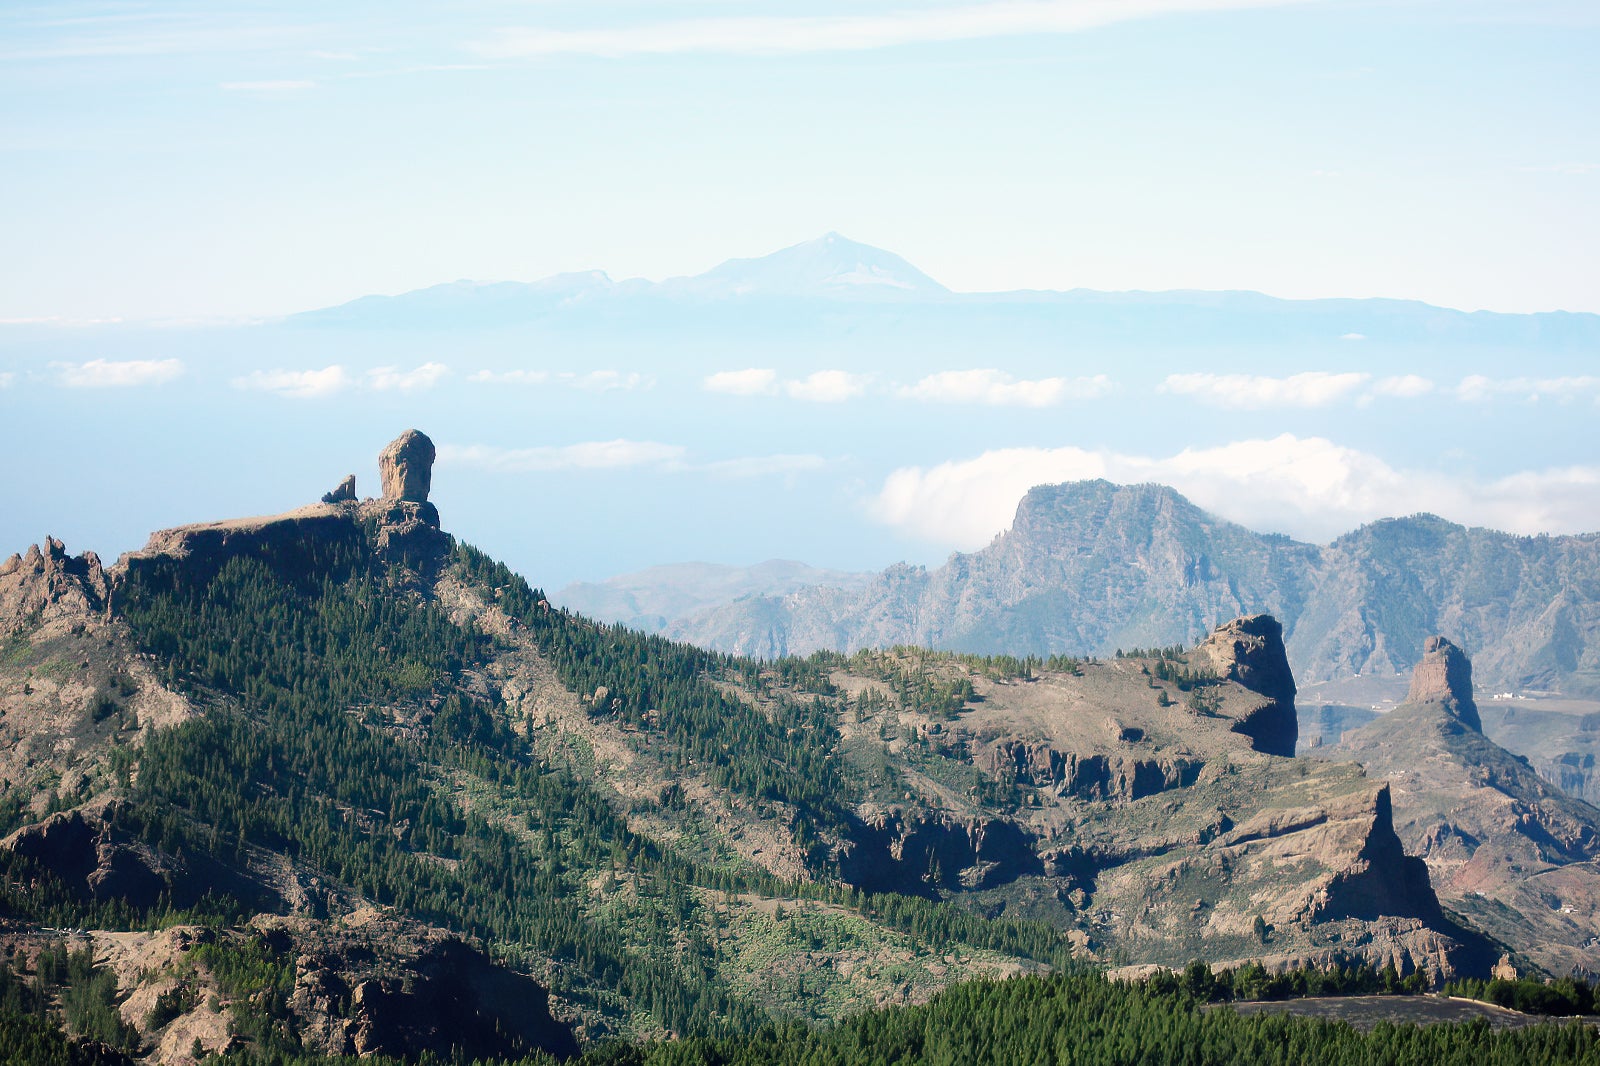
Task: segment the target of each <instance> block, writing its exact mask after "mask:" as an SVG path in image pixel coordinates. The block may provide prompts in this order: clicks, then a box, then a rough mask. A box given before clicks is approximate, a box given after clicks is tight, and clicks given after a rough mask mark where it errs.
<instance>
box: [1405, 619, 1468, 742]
mask: <svg viewBox="0 0 1600 1066" xmlns="http://www.w3.org/2000/svg"><path fill="white" fill-rule="evenodd" d="M1406 702H1407V703H1410V704H1415V705H1417V706H1421V705H1422V704H1425V703H1439V704H1443V705H1444V707H1445V709H1446V710H1448V711H1449V712H1450V714H1451V715H1453V716H1454V717H1455V718H1456V719H1457V720H1458V721H1459V722H1460V723H1461V724H1462V725H1464V726H1467V727H1469V728H1470V729H1472V730H1474V731H1475V732H1479V733H1481V732H1483V723H1482V722H1480V721H1479V719H1478V705H1477V704H1476V703H1475V702H1473V699H1472V660H1470V659H1468V658H1467V654H1466V652H1464V651H1462V650H1461V649H1460V648H1458V647H1456V646H1455V645H1454V644H1452V643H1450V641H1449V640H1447V639H1445V638H1444V637H1438V636H1434V637H1429V638H1428V639H1427V640H1425V641H1423V642H1422V661H1421V662H1419V663H1418V664H1417V668H1416V669H1415V670H1413V671H1412V673H1411V690H1410V691H1409V692H1407V693H1406Z"/></svg>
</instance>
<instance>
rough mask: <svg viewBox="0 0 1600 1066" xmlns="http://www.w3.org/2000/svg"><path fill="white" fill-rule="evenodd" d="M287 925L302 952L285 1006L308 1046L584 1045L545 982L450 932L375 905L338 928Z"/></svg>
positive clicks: (328, 1050) (487, 1051)
mask: <svg viewBox="0 0 1600 1066" xmlns="http://www.w3.org/2000/svg"><path fill="white" fill-rule="evenodd" d="M283 928H284V930H285V932H288V933H290V935H291V936H292V937H293V941H294V946H295V950H296V951H297V952H298V956H297V958H296V960H295V987H294V992H293V993H292V994H291V995H290V997H289V1009H290V1010H291V1011H292V1012H293V1013H294V1014H295V1015H296V1017H297V1018H298V1019H299V1020H300V1022H301V1025H302V1027H303V1031H304V1035H305V1041H306V1043H307V1044H308V1045H309V1048H308V1049H315V1050H317V1051H320V1052H322V1053H323V1054H327V1055H361V1056H367V1055H389V1056H393V1057H396V1058H403V1059H407V1060H410V1059H415V1058H417V1057H419V1056H424V1055H428V1054H430V1053H431V1054H432V1055H437V1056H440V1057H442V1058H451V1057H452V1056H459V1057H461V1058H462V1059H483V1060H489V1059H493V1060H499V1059H503V1058H504V1059H510V1058H520V1057H522V1056H526V1055H530V1054H532V1053H535V1052H544V1053H546V1054H550V1055H554V1056H556V1057H558V1058H568V1057H571V1056H573V1055H575V1054H576V1053H577V1051H578V1046H577V1041H576V1040H575V1039H574V1038H573V1035H572V1032H571V1030H570V1029H568V1028H567V1027H566V1026H564V1025H562V1024H561V1023H560V1022H558V1021H557V1020H556V1019H555V1018H554V1017H552V1016H551V1013H550V1004H549V994H548V993H547V991H546V990H545V988H544V986H543V985H541V984H539V982H537V981H535V980H534V979H533V978H531V977H528V976H526V975H524V974H520V973H517V972H515V971H513V970H510V969H508V968H506V967H504V966H502V965H500V964H498V963H496V962H494V961H493V960H492V959H490V958H489V957H488V956H486V955H484V954H483V952H482V951H480V950H479V949H478V948H477V947H476V946H474V945H472V944H470V943H468V942H466V941H464V940H462V939H461V938H459V937H457V936H455V935H453V934H450V933H447V932H444V931H443V930H439V929H433V928H430V927H427V926H423V925H420V924H418V923H416V922H411V921H405V920H397V919H394V918H385V917H379V916H377V915H376V914H375V913H374V912H370V911H369V912H362V913H358V914H357V915H355V916H353V917H352V919H351V920H348V921H346V922H344V923H341V924H340V925H338V926H333V927H327V926H311V925H306V924H304V923H286V924H285V925H284V926H283Z"/></svg>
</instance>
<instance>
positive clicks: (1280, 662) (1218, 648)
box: [1190, 614, 1300, 757]
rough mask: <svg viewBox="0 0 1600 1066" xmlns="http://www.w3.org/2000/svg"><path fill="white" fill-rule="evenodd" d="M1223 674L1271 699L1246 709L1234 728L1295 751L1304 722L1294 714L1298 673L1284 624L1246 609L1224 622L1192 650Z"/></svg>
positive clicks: (1276, 751)
mask: <svg viewBox="0 0 1600 1066" xmlns="http://www.w3.org/2000/svg"><path fill="white" fill-rule="evenodd" d="M1190 661H1191V662H1192V663H1194V664H1195V665H1197V666H1207V667H1209V668H1210V669H1211V670H1213V671H1215V673H1216V674H1217V676H1218V677H1221V678H1226V679H1227V680H1229V681H1237V682H1238V683H1239V684H1241V685H1243V686H1244V687H1245V688H1247V689H1249V690H1250V691H1252V692H1256V693H1259V694H1260V695H1262V696H1264V697H1266V700H1267V702H1266V703H1264V704H1263V705H1262V706H1261V707H1260V708H1259V709H1258V710H1256V711H1254V712H1252V713H1251V714H1249V715H1247V716H1246V717H1244V718H1243V719H1241V720H1240V722H1239V724H1238V725H1237V726H1235V727H1234V728H1235V731H1236V732H1239V733H1243V734H1244V735H1246V736H1248V737H1249V738H1250V739H1251V746H1252V747H1254V748H1255V749H1256V750H1257V751H1264V752H1266V753H1268V754H1269V755H1287V756H1291V757H1292V756H1293V755H1294V746H1295V741H1296V740H1298V739H1299V736H1300V724H1299V721H1298V719H1297V717H1296V714H1295V707H1294V697H1295V684H1294V673H1293V672H1292V671H1291V670H1290V669H1289V653H1288V651H1287V650H1286V649H1285V648H1284V645H1283V626H1281V625H1279V624H1278V620H1277V619H1276V618H1274V617H1272V616H1271V615H1269V614H1253V615H1246V616H1245V617H1243V618H1236V619H1234V620H1233V621H1231V622H1228V623H1226V624H1224V625H1220V626H1218V627H1217V628H1216V630H1215V631H1213V632H1212V634H1211V635H1210V636H1209V637H1207V638H1206V639H1205V640H1203V641H1202V642H1201V643H1200V644H1199V645H1198V646H1197V647H1196V648H1195V649H1194V652H1193V653H1192V654H1191V655H1190Z"/></svg>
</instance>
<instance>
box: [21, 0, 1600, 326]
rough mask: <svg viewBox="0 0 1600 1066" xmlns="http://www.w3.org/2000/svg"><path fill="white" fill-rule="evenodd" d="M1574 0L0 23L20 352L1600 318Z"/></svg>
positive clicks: (366, 9)
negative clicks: (851, 312)
mask: <svg viewBox="0 0 1600 1066" xmlns="http://www.w3.org/2000/svg"><path fill="white" fill-rule="evenodd" d="M1597 44H1600V8H1596V6H1595V5H1594V4H1593V3H1591V2H1588V0H1516V2H1488V0H1284V2H1276V0H997V2H982V0H979V2H972V0H967V2H927V0H921V2H919V0H890V2H885V3H878V2H854V3H820V4H816V3H813V4H803V5H802V4H778V3H768V2H761V0H709V2H706V3H700V4H679V3H669V2H662V0H635V2H621V3H617V2H593V0H585V2H584V3H572V2H565V0H539V2H527V3H513V2H497V0H477V2H473V0H467V2H454V3H449V4H419V3H408V2H404V0H398V2H382V3H376V2H354V3H345V4H338V5H326V4H303V3H292V2H289V3H270V4H269V3H256V4H237V3H234V4H229V3H215V2H207V3H109V2H107V3H74V2H65V3H50V4H35V3H27V2H13V3H8V4H6V5H3V6H0V100H4V101H6V103H5V105H4V106H3V107H0V232H3V233H5V234H6V241H5V243H6V246H7V249H8V252H9V254H8V255H6V256H5V257H3V263H0V319H7V320H17V319H60V320H65V321H70V322H85V321H97V320H105V319H137V320H150V319H159V320H193V319H217V318H224V319H226V318H240V317H244V318H249V317H253V316H271V315H279V314H285V313H289V312H294V311H300V310H305V309H307V308H312V307H318V306H324V305H328V304H334V303H338V302H341V301H344V300H347V299H350V298H353V297H356V296H360V295H362V294H365V293H373V292H400V291H404V290H407V289H413V288H418V287H422V286H425V285H430V284H434V283H437V282H440V281H449V280H453V279H456V278H475V279H518V280H533V279H535V278H539V277H543V276H546V275H549V274H553V273H556V272H559V271H570V270H583V269H592V268H599V269H604V270H607V271H609V272H610V273H611V274H612V275H613V276H617V277H627V276H634V275H638V276H643V277H649V278H657V279H659V278H664V277H668V276H673V275H683V274H694V273H699V272H701V271H703V270H705V269H707V268H709V267H711V266H712V265H714V264H715V263H717V262H719V261H721V260H722V259H725V258H727V257H729V256H735V255H746V256H749V255H760V254H764V253H766V252H769V251H771V250H772V249H775V248H779V247H782V246H785V245H789V244H793V243H795V242H798V241H802V240H806V239H809V238H812V237H815V236H817V235H818V234H820V233H823V232H827V231H830V230H837V231H840V232H843V233H846V234H848V235H850V236H852V237H854V238H856V239H858V240H862V241H866V242H868V243H870V244H874V245H878V246H880V247H885V248H891V249H893V250H895V251H897V252H899V253H900V254H901V255H904V256H906V257H907V258H909V259H910V260H911V261H912V262H914V263H916V264H917V265H918V266H920V267H921V268H922V269H923V270H926V271H927V272H929V273H930V274H932V275H933V276H934V277H936V278H938V279H940V280H941V281H942V282H943V283H945V284H946V285H948V286H950V287H952V288H954V289H958V290H962V291H974V290H1000V289H1012V288H1047V289H1068V288H1073V287H1078V286H1084V287H1091V288H1098V289H1170V288H1205V289H1227V288H1238V289H1253V290H1258V291H1262V292H1268V293H1272V294H1274V295H1279V296H1288V297H1316V296H1352V297H1355V296H1393V297H1403V298H1411V299H1422V300H1427V301H1429V302H1432V303H1437V304H1441V305H1444V306H1449V307H1460V308H1468V309H1472V308H1491V309H1496V310H1504V311H1537V310H1550V309H1557V308H1564V309H1568V310H1587V311H1600V289H1597V288H1596V287H1595V286H1594V285H1593V283H1592V279H1593V278H1595V277H1597V276H1600V153H1597V147H1596V146H1597V145H1600V122H1597V111H1600V109H1597V108H1596V106H1595V104H1594V101H1595V100H1596V99H1600V68H1597V65H1596V64H1594V63H1593V61H1592V57H1593V55H1594V54H1595V51H1596V45H1597Z"/></svg>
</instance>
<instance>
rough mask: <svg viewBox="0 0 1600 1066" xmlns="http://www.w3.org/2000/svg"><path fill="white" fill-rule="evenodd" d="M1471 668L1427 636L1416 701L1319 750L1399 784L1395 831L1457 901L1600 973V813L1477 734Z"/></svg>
mask: <svg viewBox="0 0 1600 1066" xmlns="http://www.w3.org/2000/svg"><path fill="white" fill-rule="evenodd" d="M1471 677H1472V668H1471V664H1470V663H1469V662H1468V660H1467V658H1466V656H1465V655H1463V654H1462V653H1461V651H1460V649H1459V648H1457V647H1456V646H1455V645H1454V644H1452V643H1451V642H1450V641H1449V640H1446V639H1444V638H1442V637H1437V636H1436V637H1432V638H1429V639H1428V640H1427V642H1426V644H1425V649H1424V652H1423V658H1422V662H1421V663H1420V664H1419V665H1418V667H1417V670H1416V672H1415V674H1414V676H1413V679H1412V685H1411V693H1410V697H1409V698H1408V700H1407V701H1406V702H1405V703H1404V704H1402V705H1401V706H1399V707H1397V708H1396V709H1395V710H1393V711H1390V712H1389V713H1388V714H1386V715H1383V716H1382V717H1381V718H1379V719H1378V720H1377V721H1375V722H1373V723H1372V724H1371V725H1368V726H1365V727H1364V728H1361V729H1359V730H1355V731H1353V732H1350V733H1347V734H1345V737H1344V739H1343V741H1342V742H1341V743H1340V744H1338V745H1336V746H1334V747H1332V748H1324V749H1319V751H1320V752H1321V753H1322V754H1323V756H1324V757H1327V758H1335V759H1338V758H1350V759H1354V760H1356V761H1358V762H1359V763H1360V764H1361V765H1363V766H1364V767H1366V769H1367V771H1368V772H1369V773H1371V774H1373V775H1375V776H1383V777H1387V778H1389V779H1390V780H1391V781H1393V783H1394V793H1395V799H1394V808H1395V810H1394V821H1395V831H1396V832H1397V834H1398V836H1399V838H1400V841H1401V842H1402V844H1403V845H1404V847H1405V848H1407V849H1408V850H1410V851H1412V852H1414V853H1417V854H1420V855H1421V856H1422V857H1423V859H1424V860H1425V861H1426V863H1427V865H1428V870H1429V872H1430V874H1431V877H1432V881H1433V884H1434V886H1435V888H1436V890H1437V891H1438V893H1439V896H1440V899H1441V900H1442V901H1443V902H1444V903H1445V904H1446V905H1448V906H1449V907H1450V908H1451V909H1452V910H1454V911H1455V912H1457V913H1459V914H1463V915H1465V916H1466V917H1468V918H1469V919H1471V920H1472V921H1473V922H1475V923H1477V924H1479V925H1480V926H1481V927H1482V928H1483V929H1485V930H1486V931H1487V932H1489V933H1490V934H1492V935H1494V936H1497V937H1500V938H1501V939H1503V940H1505V941H1506V942H1507V943H1513V944H1517V945H1518V946H1519V947H1520V948H1521V950H1523V951H1524V952H1525V953H1526V955H1527V957H1528V958H1530V959H1532V960H1533V961H1535V962H1537V963H1538V964H1539V965H1541V966H1544V967H1545V968H1547V969H1549V970H1551V971H1552V972H1556V973H1565V972H1568V971H1569V970H1570V969H1572V968H1573V967H1577V968H1579V969H1582V970H1584V971H1587V972H1595V971H1600V870H1597V868H1596V865H1595V861H1594V860H1595V859H1597V858H1600V810H1596V809H1595V808H1594V807H1592V806H1590V805H1589V804H1587V803H1584V802H1582V801H1580V800H1577V799H1574V798H1571V797H1569V796H1566V795H1563V794H1562V793H1561V792H1559V791H1558V790H1557V789H1556V788H1554V787H1553V786H1551V785H1549V784H1547V783H1546V782H1545V781H1544V780H1542V779H1541V778H1540V777H1539V775H1538V774H1537V773H1535V772H1534V769H1533V767H1532V766H1530V765H1529V764H1528V762H1527V761H1526V760H1524V759H1522V758H1520V757H1518V756H1514V755H1512V754H1510V753H1509V752H1507V751H1506V750H1505V749H1503V748H1501V747H1499V746H1497V745H1496V744H1494V743H1493V742H1492V741H1490V740H1489V739H1488V738H1487V737H1485V736H1484V735H1483V734H1482V732H1480V730H1479V720H1478V714H1477V710H1476V707H1475V704H1474V702H1473V699H1472V685H1471ZM1530 934H1531V935H1530Z"/></svg>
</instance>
